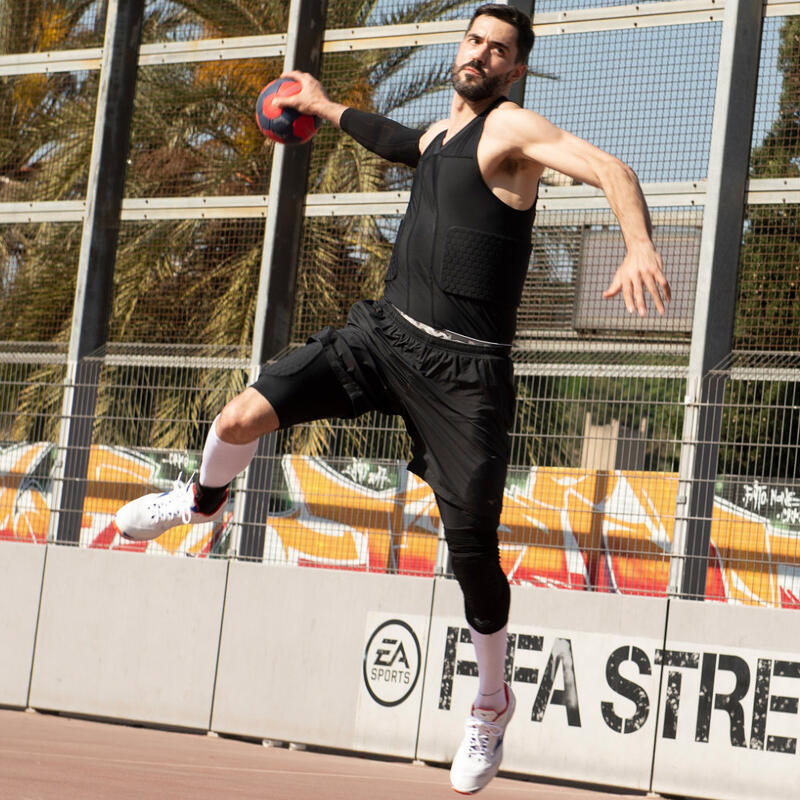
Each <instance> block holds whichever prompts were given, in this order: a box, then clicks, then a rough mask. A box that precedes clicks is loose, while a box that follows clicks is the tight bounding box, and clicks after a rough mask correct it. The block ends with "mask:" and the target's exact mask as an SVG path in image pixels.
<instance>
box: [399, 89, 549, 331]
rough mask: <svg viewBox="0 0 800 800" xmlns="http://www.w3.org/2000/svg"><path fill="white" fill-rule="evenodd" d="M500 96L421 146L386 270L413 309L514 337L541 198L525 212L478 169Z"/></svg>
mask: <svg viewBox="0 0 800 800" xmlns="http://www.w3.org/2000/svg"><path fill="white" fill-rule="evenodd" d="M505 99H506V98H504V97H501V98H499V99H498V100H497V101H495V102H494V103H493V104H492V105H490V106H489V107H488V108H487V109H486V110H485V111H484V112H483V113H482V114H480V115H479V116H478V117H476V118H475V119H473V120H472V121H470V122H469V123H468V124H467V125H466V126H465V127H464V128H462V129H461V130H460V131H459V132H458V133H457V134H456V135H455V136H453V138H452V139H451V140H450V141H449V142H448V143H447V144H446V145H442V139H444V136H445V132H442V133H440V134H439V135H438V136H437V137H436V138H435V139H434V140H433V141H432V142H431V143H430V144H429V145H428V147H427V148H426V149H425V152H424V153H422V157H421V158H420V161H419V164H418V166H417V169H416V173H415V174H414V182H413V184H412V187H411V197H410V200H409V204H408V209H407V211H406V214H405V217H404V218H403V222H402V224H401V225H400V230H399V231H398V234H397V241H396V243H395V246H394V251H393V252H392V258H391V260H390V262H389V268H388V271H387V274H386V288H385V294H384V296H385V297H386V299H387V300H388V301H389V302H390V303H392V305H394V306H396V307H397V308H399V309H400V310H401V311H404V312H405V313H406V314H408V315H409V316H411V317H413V318H414V319H416V320H418V321H419V322H424V323H425V324H427V325H431V326H433V327H434V328H444V329H446V330H451V331H455V332H456V333H461V334H464V335H466V336H472V337H473V338H475V339H483V340H484V341H489V342H503V343H509V342H511V341H512V339H513V338H514V331H515V329H516V317H517V306H518V305H519V301H520V298H521V296H522V285H523V283H524V282H525V275H526V273H527V270H528V261H529V259H530V251H531V228H532V226H533V219H534V216H535V214H536V202H535V201H534V203H533V205H532V206H531V207H530V208H529V209H525V210H523V211H518V210H517V209H514V208H511V206H508V205H506V204H505V203H503V202H502V201H501V200H499V199H498V198H497V197H495V196H494V195H493V194H492V192H491V190H490V189H489V187H488V186H487V185H486V184H485V183H484V180H483V177H482V176H481V174H480V170H479V169H478V159H477V151H478V142H479V141H480V138H481V134H482V133H483V126H484V123H485V121H486V117H487V116H488V114H489V112H490V111H492V109H494V108H495V107H496V106H497V105H498V104H499V103H502V102H503V101H504V100H505Z"/></svg>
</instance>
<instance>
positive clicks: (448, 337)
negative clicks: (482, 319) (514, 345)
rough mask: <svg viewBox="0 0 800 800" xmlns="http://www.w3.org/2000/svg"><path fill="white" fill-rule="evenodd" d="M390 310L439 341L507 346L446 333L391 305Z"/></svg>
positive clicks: (461, 334)
mask: <svg viewBox="0 0 800 800" xmlns="http://www.w3.org/2000/svg"><path fill="white" fill-rule="evenodd" d="M392 308H393V309H394V310H395V311H396V312H397V313H398V314H399V315H400V316H401V317H403V319H405V320H408V321H409V322H410V323H411V324H412V325H413V326H414V327H415V328H419V329H420V330H421V331H425V333H429V334H430V335H431V336H438V337H439V338H440V339H446V340H447V341H448V342H461V344H479V345H487V344H488V345H491V346H492V347H508V345H507V344H501V343H500V342H487V341H486V340H484V339H475V338H473V337H472V336H466V335H465V334H463V333H456V332H455V331H448V330H447V329H446V328H434V327H432V326H430V325H426V324H425V323H424V322H420V321H419V320H416V319H414V317H409V316H408V314H406V312H405V311H401V310H400V309H399V308H398V307H397V306H396V305H392Z"/></svg>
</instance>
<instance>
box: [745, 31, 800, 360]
mask: <svg viewBox="0 0 800 800" xmlns="http://www.w3.org/2000/svg"><path fill="white" fill-rule="evenodd" d="M798 69H800V16H795V17H783V18H775V19H766V20H765V21H764V30H763V35H762V52H761V68H760V74H759V83H758V94H757V103H756V130H755V132H754V140H753V151H752V154H751V158H750V174H751V176H752V177H753V178H766V179H775V178H797V177H798V176H800V165H798V161H797V153H798V152H800V133H798V127H797V116H798V113H800V83H798V80H797V76H798ZM798 270H800V204H798V203H797V202H796V201H795V202H792V201H791V200H790V201H789V202H786V200H785V199H784V202H783V203H781V204H774V205H749V206H748V207H747V209H746V218H745V223H744V231H743V243H742V249H741V261H740V265H739V288H738V297H737V310H736V329H735V339H734V341H735V345H736V347H737V348H747V349H753V350H758V349H769V350H790V349H796V348H797V347H798V344H799V343H800V338H799V337H800V325H798V323H800V312H798Z"/></svg>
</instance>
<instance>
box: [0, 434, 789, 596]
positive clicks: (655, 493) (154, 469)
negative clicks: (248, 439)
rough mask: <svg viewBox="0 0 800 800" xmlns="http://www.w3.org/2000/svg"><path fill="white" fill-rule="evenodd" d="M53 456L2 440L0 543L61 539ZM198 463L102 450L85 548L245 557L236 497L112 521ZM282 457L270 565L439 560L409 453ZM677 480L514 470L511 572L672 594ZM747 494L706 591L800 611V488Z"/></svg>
mask: <svg viewBox="0 0 800 800" xmlns="http://www.w3.org/2000/svg"><path fill="white" fill-rule="evenodd" d="M53 461H54V459H53V447H52V445H51V444H48V443H36V444H17V445H11V446H9V447H6V448H3V449H0V539H13V540H18V541H30V542H38V543H44V542H46V541H47V540H48V536H49V535H50V536H52V533H51V532H50V528H51V524H52V520H51V511H50V509H51V507H52V503H53V494H52V493H53V486H52V484H53V483H54V481H53V480H52V475H51V472H52V466H53ZM192 465H193V461H192V459H190V458H189V459H187V458H186V457H185V456H179V455H176V454H174V453H169V452H168V453H164V454H163V455H161V456H160V457H158V458H156V457H154V456H153V455H152V454H151V453H147V454H145V453H141V452H138V451H135V450H129V449H125V448H116V447H106V446H102V445H95V446H93V447H92V450H91V453H90V458H89V465H88V471H87V484H86V499H85V503H84V508H83V517H82V524H81V533H80V545H81V546H84V547H91V548H107V549H120V550H136V551H141V552H160V553H166V554H171V555H185V556H186V555H188V556H195V557H201V558H202V557H207V556H209V555H212V554H215V553H222V552H225V553H228V552H234V553H235V546H236V542H235V537H234V532H235V530H236V526H234V525H233V524H232V502H231V505H230V506H229V508H228V510H227V511H226V514H225V515H224V517H223V519H222V521H221V522H220V523H216V524H207V525H199V526H195V527H193V528H192V527H190V526H185V525H181V526H178V527H176V528H173V529H172V530H170V531H168V532H167V533H166V534H164V535H163V536H161V537H159V538H158V539H156V540H154V541H152V542H129V541H127V540H122V539H120V536H119V533H118V531H117V530H116V528H115V526H114V525H113V517H114V514H115V512H116V511H117V509H118V508H119V507H120V506H121V505H122V504H123V503H125V502H127V501H128V500H131V499H133V498H135V497H138V496H140V495H142V494H144V493H147V492H152V491H163V490H164V489H168V488H170V486H171V479H172V478H174V477H175V476H176V475H177V473H178V471H180V470H184V471H185V470H186V469H187V468H191V467H192ZM280 467H281V473H282V476H283V480H284V487H285V488H284V493H283V496H282V497H283V501H282V508H283V510H282V511H280V512H278V513H273V514H270V516H269V517H268V518H266V519H265V520H264V522H263V525H264V528H263V530H264V551H263V558H264V560H265V561H269V562H273V563H285V564H291V565H297V566H313V567H325V568H336V569H351V570H361V571H370V572H392V573H400V574H413V575H422V576H431V575H434V574H437V572H438V571H440V570H441V567H442V566H443V564H444V563H445V558H444V551H443V541H442V534H441V525H440V518H439V512H438V509H437V507H436V501H435V498H434V495H433V492H432V490H431V489H430V487H429V486H428V485H427V484H425V483H424V482H422V481H421V480H420V479H419V478H417V477H416V476H415V475H413V474H411V473H409V472H408V471H407V470H406V469H405V465H404V464H402V463H401V462H396V461H391V462H374V461H366V460H363V459H350V460H346V461H339V462H335V461H331V462H327V461H324V460H322V459H318V458H310V457H305V456H298V455H292V454H289V455H284V456H283V457H282V458H281V460H280ZM677 485H678V480H677V475H675V474H673V473H658V472H644V471H641V472H639V471H624V472H623V471H614V472H605V471H598V470H570V469H565V468H546V467H534V468H532V469H530V470H528V471H525V472H520V471H517V472H516V473H515V474H514V475H512V476H511V477H510V480H509V484H508V486H507V488H506V492H505V497H504V504H503V512H502V515H501V519H500V528H499V531H498V534H499V539H500V560H501V565H502V567H503V569H504V571H505V573H506V574H507V576H508V578H509V581H511V582H512V583H515V584H520V585H533V586H549V587H558V588H568V589H576V590H591V591H599V592H614V593H624V594H638V595H653V596H664V595H665V593H666V589H667V584H668V581H669V570H670V558H671V555H672V539H671V536H672V528H673V521H674V515H675V508H676V495H677ZM738 494H739V493H738V492H737V495H738ZM728 496H729V497H732V496H733V494H731V493H728ZM737 499H740V503H739V504H738V505H737V504H736V503H734V502H731V501H729V500H726V499H724V498H722V497H719V496H718V497H716V498H715V503H714V513H713V519H712V523H711V545H710V548H709V554H708V558H709V560H708V573H707V576H708V577H707V582H706V596H707V597H710V598H714V599H718V600H725V601H727V602H734V603H744V604H750V605H763V606H771V607H784V608H800V548H798V546H797V545H798V533H797V531H794V530H791V529H789V528H788V527H786V526H785V525H778V524H776V522H775V520H776V516H775V515H774V514H773V515H772V516H771V517H770V516H768V512H770V511H771V510H774V509H778V510H779V511H780V515H778V516H781V515H782V516H783V517H784V518H787V515H788V514H789V512H791V514H794V515H800V496H799V495H798V493H797V491H796V490H795V489H793V488H790V487H770V486H767V485H766V484H762V483H759V482H756V481H753V482H752V483H751V484H749V485H747V486H745V487H744V488H743V489H742V490H741V495H740V496H739V497H738V498H737ZM742 505H745V506H746V507H745V508H743V507H742Z"/></svg>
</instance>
